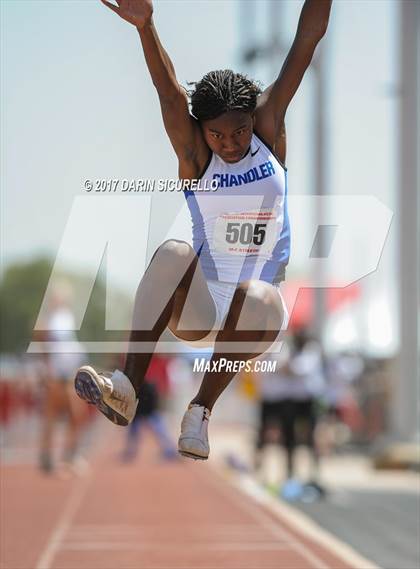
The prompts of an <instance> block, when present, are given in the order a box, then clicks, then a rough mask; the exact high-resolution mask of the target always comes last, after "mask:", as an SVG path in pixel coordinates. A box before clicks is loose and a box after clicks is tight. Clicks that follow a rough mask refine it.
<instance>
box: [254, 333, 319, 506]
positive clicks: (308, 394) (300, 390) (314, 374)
mask: <svg viewBox="0 0 420 569" xmlns="http://www.w3.org/2000/svg"><path fill="white" fill-rule="evenodd" d="M259 379H260V396H261V402H260V425H259V430H258V437H257V444H256V465H257V468H258V467H260V466H261V457H262V453H261V451H262V450H263V448H264V446H265V444H266V443H267V442H276V441H277V442H280V443H281V445H282V446H283V447H284V449H285V451H286V473H285V474H286V479H287V480H286V483H285V484H284V486H283V489H282V494H283V496H284V497H285V498H287V499H289V498H290V499H295V498H297V497H299V495H300V493H301V492H303V490H304V487H303V486H302V485H301V484H300V482H298V481H297V480H296V479H295V477H296V475H297V473H296V467H295V452H296V448H297V446H298V445H299V444H304V445H305V446H306V447H307V448H308V449H309V451H310V456H311V470H310V481H309V484H310V485H311V486H312V487H313V488H314V489H315V490H316V491H317V492H318V493H319V494H320V495H321V494H323V490H322V488H321V486H320V485H319V482H318V474H319V472H318V467H319V452H318V447H317V443H316V440H315V429H316V425H317V417H318V404H317V403H318V399H319V398H320V397H322V395H323V393H324V390H325V380H324V373H323V360H322V352H321V347H320V345H319V343H318V342H317V341H315V340H314V339H312V338H311V337H310V336H309V334H308V332H307V331H306V330H305V329H303V328H302V329H301V330H299V331H296V332H295V334H294V335H293V336H292V337H291V339H290V342H289V345H285V346H284V347H283V349H282V351H281V352H280V356H279V357H278V359H277V366H276V371H275V372H274V373H269V372H264V373H261V374H260V378H259ZM279 435H280V436H279Z"/></svg>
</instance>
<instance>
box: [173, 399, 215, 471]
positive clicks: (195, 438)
mask: <svg viewBox="0 0 420 569" xmlns="http://www.w3.org/2000/svg"><path fill="white" fill-rule="evenodd" d="M209 418H210V411H209V410H208V409H206V407H203V406H202V405H198V404H194V403H193V404H192V405H190V406H189V407H188V409H187V411H186V412H185V415H184V418H183V419H182V423H181V435H180V437H179V440H178V452H179V453H180V454H182V455H183V456H188V458H194V459H195V460H206V459H207V458H208V456H209V453H210V447H209V440H208V434H207V430H208V425H209Z"/></svg>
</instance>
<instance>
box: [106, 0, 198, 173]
mask: <svg viewBox="0 0 420 569" xmlns="http://www.w3.org/2000/svg"><path fill="white" fill-rule="evenodd" d="M101 1H102V3H103V4H105V5H106V6H108V8H110V9H111V10H112V11H113V12H115V13H116V14H118V15H119V16H120V17H121V18H123V19H124V20H126V21H127V22H129V23H131V24H133V25H134V26H135V27H136V28H137V30H138V33H139V35H140V40H141V44H142V47H143V52H144V56H145V59H146V64H147V67H148V69H149V73H150V76H151V78H152V81H153V84H154V86H155V88H156V91H157V93H158V96H159V101H160V106H161V110H162V116H163V122H164V125H165V129H166V132H167V134H168V136H169V139H170V141H171V144H172V146H173V148H174V150H175V152H176V154H177V156H178V160H179V174H180V177H181V178H196V177H198V175H199V173H200V172H201V170H202V168H203V166H204V164H205V163H206V161H207V159H208V155H209V149H208V147H207V145H206V143H205V141H204V138H203V135H202V133H201V129H200V127H199V125H198V123H197V121H196V119H194V117H192V116H191V115H190V112H189V108H188V97H187V94H186V93H185V91H184V89H183V88H182V86H181V85H179V83H178V80H177V78H176V74H175V69H174V66H173V64H172V62H171V60H170V58H169V55H168V54H167V52H166V51H165V49H164V48H163V46H162V44H161V42H160V40H159V36H158V33H157V31H156V28H155V25H154V22H153V5H152V1H151V0H116V2H117V4H118V5H117V6H115V5H114V4H112V3H111V2H108V1H107V0H101Z"/></svg>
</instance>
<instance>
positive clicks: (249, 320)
mask: <svg viewBox="0 0 420 569" xmlns="http://www.w3.org/2000/svg"><path fill="white" fill-rule="evenodd" d="M101 1H102V2H103V3H104V4H105V5H106V6H107V7H108V8H110V9H111V10H112V11H114V12H115V13H116V14H118V15H119V16H120V17H121V18H123V19H124V20H126V21H127V22H129V23H130V24H132V25H134V26H135V27H136V28H137V31H138V33H139V35H140V40H141V44H142V47H143V52H144V56H145V59H146V63H147V67H148V69H149V72H150V75H151V77H152V81H153V84H154V86H155V88H156V90H157V93H158V97H159V102H160V106H161V111H162V116H163V122H164V125H165V129H166V132H167V134H168V136H169V139H170V141H171V144H172V146H173V148H174V150H175V153H176V155H177V157H178V161H179V177H180V179H181V180H184V181H193V180H200V184H201V186H200V187H201V190H202V191H200V190H198V191H192V189H189V190H186V191H184V194H185V197H186V199H187V204H188V207H189V210H190V213H191V218H192V225H193V246H194V247H191V246H190V245H189V244H188V243H185V242H183V241H177V240H169V241H166V242H165V243H163V244H162V245H161V246H160V247H159V248H158V249H157V251H156V252H155V254H154V256H153V258H152V261H151V263H150V265H149V267H148V269H147V270H146V272H145V274H144V276H143V279H142V281H141V283H140V285H139V288H138V291H137V294H136V299H135V305H134V315H133V327H132V332H131V335H130V349H129V352H128V354H127V357H126V363H125V369H124V372H122V371H119V370H115V371H114V372H113V373H112V374H105V373H99V372H97V371H96V370H94V369H93V368H92V367H90V366H84V367H82V368H80V369H79V370H78V372H77V375H76V379H75V387H76V391H77V393H78V395H79V396H80V397H81V398H82V399H85V400H86V401H88V402H89V403H93V404H94V405H96V406H97V407H98V409H99V410H100V411H101V412H102V413H103V414H104V415H106V416H107V417H108V418H109V419H110V420H111V421H113V422H114V423H116V424H118V425H127V424H128V423H130V421H131V420H132V419H133V417H134V414H135V411H136V407H137V403H138V399H137V396H136V394H137V393H138V392H139V388H140V385H141V384H142V382H143V379H144V376H145V374H146V371H147V368H148V366H149V362H150V360H151V358H152V355H153V351H154V347H155V345H156V343H157V342H158V340H159V338H160V336H161V335H162V333H163V332H164V330H165V329H166V328H167V327H169V329H170V331H171V332H172V333H173V334H174V335H175V336H176V337H177V338H179V339H181V340H184V341H187V342H190V343H191V342H192V343H194V342H197V344H200V345H202V343H201V342H202V341H206V342H207V341H210V342H212V343H213V344H214V351H213V356H212V360H211V362H210V366H209V369H208V370H207V371H206V373H205V375H204V377H203V380H202V383H201V386H200V389H199V391H198V393H197V395H196V396H195V397H194V399H193V400H192V401H191V403H190V405H189V408H188V409H187V411H186V413H185V415H184V418H183V421H182V424H181V435H180V438H179V443H178V448H179V452H180V453H181V454H183V455H185V456H189V457H192V458H195V459H206V458H207V457H208V455H209V444H208V436H207V428H208V420H209V417H210V412H211V410H212V408H213V405H214V404H215V402H216V400H217V398H218V397H219V396H220V394H221V393H222V392H223V390H224V389H225V388H226V387H227V385H228V384H229V382H230V381H231V380H232V378H233V377H234V375H235V373H236V372H237V371H238V369H239V366H238V363H240V362H244V361H246V360H248V359H252V358H255V357H257V356H259V355H261V354H262V353H264V352H265V351H266V350H267V349H268V348H270V346H271V345H273V344H275V342H276V340H277V338H278V336H279V333H280V331H281V329H282V328H283V327H284V320H285V309H284V304H283V301H282V297H281V295H280V291H279V283H280V282H281V281H282V280H284V275H285V267H286V265H287V263H288V259H289V249H290V237H289V222H288V216H287V206H286V171H285V168H284V166H283V164H284V162H285V157H286V131H285V124H284V121H285V115H286V111H287V108H288V106H289V103H290V101H291V100H292V98H293V96H294V94H295V93H296V90H297V88H298V87H299V85H300V83H301V81H302V78H303V75H304V73H305V71H306V69H307V68H308V66H309V64H310V62H311V59H312V56H313V54H314V51H315V48H316V46H317V44H318V42H319V41H320V39H321V38H322V36H323V35H324V34H325V32H326V29H327V25H328V18H329V12H330V7H331V0H306V2H305V3H304V5H303V8H302V13H301V16H300V20H299V24H298V29H297V33H296V37H295V39H294V42H293V45H292V47H291V49H290V51H289V54H288V56H287V58H286V61H285V63H284V65H283V67H282V69H281V71H280V74H279V76H278V77H277V79H276V80H275V81H274V83H273V84H272V85H270V86H269V87H268V88H267V89H265V90H264V91H261V90H260V88H259V86H258V85H257V84H256V83H255V82H253V81H251V80H250V79H248V78H247V77H245V76H244V75H241V74H239V73H234V72H233V71H231V70H218V71H211V72H209V73H207V74H206V75H205V76H204V77H203V78H202V79H201V81H198V82H197V83H195V88H194V90H193V91H192V92H190V93H189V92H187V91H186V90H185V89H184V88H183V87H182V86H181V85H180V84H179V83H178V81H177V78H176V74H175V70H174V67H173V65H172V62H171V60H170V58H169V56H168V54H167V53H166V51H165V49H164V48H163V47H162V45H161V43H160V41H159V37H158V34H157V31H156V28H155V26H154V23H153V17H152V14H153V5H152V1H151V0H116V2H117V5H114V4H112V3H110V2H108V1H106V0H101ZM189 102H190V103H191V109H190V107H189ZM211 181H213V183H214V181H217V189H216V190H215V191H210V192H209V191H205V190H204V188H205V186H206V184H204V182H208V183H209V182H211ZM207 187H208V184H207ZM212 187H213V186H212ZM139 343H140V345H142V344H143V346H144V345H146V344H144V343H147V346H150V349H149V348H148V349H147V352H148V353H144V350H143V351H139V350H136V345H139ZM222 360H223V364H224V365H223V367H222V366H220V365H218V364H219V363H220V362H221V361H222ZM140 404H141V402H140Z"/></svg>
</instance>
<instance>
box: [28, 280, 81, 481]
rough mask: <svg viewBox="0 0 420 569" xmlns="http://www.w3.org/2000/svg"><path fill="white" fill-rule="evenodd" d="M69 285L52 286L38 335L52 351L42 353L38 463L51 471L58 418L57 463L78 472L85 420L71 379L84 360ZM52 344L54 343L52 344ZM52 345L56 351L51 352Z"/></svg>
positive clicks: (45, 469)
mask: <svg viewBox="0 0 420 569" xmlns="http://www.w3.org/2000/svg"><path fill="white" fill-rule="evenodd" d="M70 301H71V288H70V287H69V285H68V284H67V283H66V282H61V283H60V284H58V285H56V288H55V289H54V290H53V292H52V294H51V298H50V299H49V304H48V310H47V314H46V316H45V320H44V322H43V325H42V326H41V328H42V329H43V330H44V331H43V332H42V333H41V334H40V335H39V336H40V337H41V338H42V339H43V340H44V341H46V342H50V347H51V348H52V351H50V352H49V353H45V354H44V365H43V371H42V376H43V377H42V383H43V401H42V425H41V440H40V455H39V465H40V468H41V470H42V471H44V472H46V473H51V472H52V471H53V470H54V467H55V464H54V460H53V436H54V433H55V430H56V427H57V424H58V421H59V419H61V418H62V417H63V418H65V421H66V432H65V439H64V449H63V453H62V463H61V466H63V467H65V468H66V469H69V470H71V471H73V472H78V473H79V472H80V471H81V470H82V468H84V463H83V461H82V460H81V458H80V456H79V454H78V453H79V445H80V438H81V434H82V428H83V426H84V424H85V421H86V419H87V412H86V406H85V405H83V402H82V401H80V399H79V398H78V397H77V396H76V394H75V393H74V388H73V379H74V375H75V371H76V370H77V368H78V367H79V366H80V365H82V364H83V362H84V361H85V352H84V347H83V345H82V344H81V343H79V342H78V340H77V336H76V334H75V332H74V328H75V325H74V324H75V322H74V316H73V313H72V311H71V308H70ZM54 343H56V346H54ZM54 348H55V349H56V350H57V351H54Z"/></svg>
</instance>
